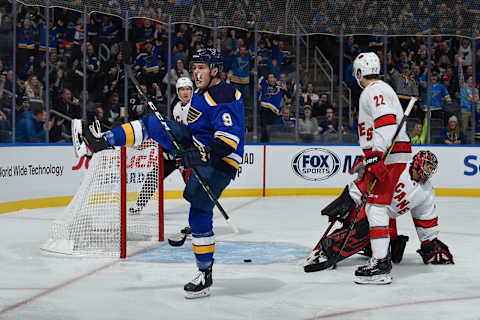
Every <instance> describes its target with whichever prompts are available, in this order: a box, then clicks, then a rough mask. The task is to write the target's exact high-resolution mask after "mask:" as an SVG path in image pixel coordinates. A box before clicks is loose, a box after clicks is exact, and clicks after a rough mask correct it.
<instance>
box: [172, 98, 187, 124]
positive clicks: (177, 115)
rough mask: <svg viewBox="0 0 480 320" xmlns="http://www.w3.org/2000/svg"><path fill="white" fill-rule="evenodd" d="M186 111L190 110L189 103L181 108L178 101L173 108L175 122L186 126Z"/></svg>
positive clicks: (180, 102)
mask: <svg viewBox="0 0 480 320" xmlns="http://www.w3.org/2000/svg"><path fill="white" fill-rule="evenodd" d="M188 109H190V102H188V103H187V104H186V105H184V106H182V101H178V102H177V104H176V105H175V107H173V118H174V119H175V121H178V122H181V123H183V124H184V125H187V124H188V123H187V115H188Z"/></svg>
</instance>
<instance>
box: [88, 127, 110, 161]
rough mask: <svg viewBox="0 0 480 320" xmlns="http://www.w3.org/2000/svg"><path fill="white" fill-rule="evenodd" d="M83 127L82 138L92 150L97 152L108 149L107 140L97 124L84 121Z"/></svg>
mask: <svg viewBox="0 0 480 320" xmlns="http://www.w3.org/2000/svg"><path fill="white" fill-rule="evenodd" d="M98 126H99V124H98ZM82 127H83V128H82V140H83V142H85V145H86V146H87V148H88V150H89V151H90V152H92V153H97V152H100V151H102V150H105V149H108V145H107V140H106V139H105V137H104V136H103V134H102V133H101V132H100V130H99V128H96V124H92V125H90V126H89V125H87V123H86V122H83V124H82Z"/></svg>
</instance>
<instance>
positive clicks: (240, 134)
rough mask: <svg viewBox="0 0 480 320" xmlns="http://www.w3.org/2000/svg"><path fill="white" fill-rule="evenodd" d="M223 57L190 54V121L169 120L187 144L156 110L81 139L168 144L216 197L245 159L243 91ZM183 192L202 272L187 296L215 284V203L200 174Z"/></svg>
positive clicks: (93, 143) (94, 145)
mask: <svg viewBox="0 0 480 320" xmlns="http://www.w3.org/2000/svg"><path fill="white" fill-rule="evenodd" d="M222 65H223V62H222V59H221V57H220V54H219V53H218V52H217V51H216V49H211V48H209V49H200V50H198V51H197V52H196V53H195V54H194V55H193V57H192V59H191V71H192V73H193V78H194V80H195V84H196V87H197V90H196V91H195V93H194V94H193V97H192V101H191V106H190V109H189V112H188V116H187V122H188V124H187V125H184V124H182V123H179V122H176V121H168V122H167V124H168V126H169V127H170V129H171V130H172V132H173V134H174V136H175V137H176V139H177V140H178V141H179V142H180V144H182V145H183V146H184V148H185V151H184V152H180V151H178V150H175V148H174V146H173V143H172V141H171V139H170V137H169V136H168V134H167V132H166V130H165V129H164V128H163V127H162V125H161V123H160V121H159V120H158V119H157V117H156V116H155V115H150V116H148V117H145V118H142V119H140V120H136V121H132V122H129V123H126V124H123V125H122V126H119V127H116V128H114V129H112V130H110V131H107V132H106V133H104V134H103V136H101V137H97V136H96V135H95V134H94V133H92V132H91V130H90V129H88V128H87V127H86V126H84V128H83V137H82V138H83V141H84V142H85V144H86V145H87V147H88V148H89V149H90V150H91V151H92V152H99V151H101V150H104V149H106V148H108V147H111V146H132V145H139V144H141V143H142V141H144V140H145V139H147V138H151V139H153V140H155V141H157V142H158V143H160V145H161V146H162V147H163V148H164V150H169V151H170V152H171V153H172V154H173V155H174V156H175V157H176V158H177V159H179V161H180V163H181V164H182V165H183V166H184V167H185V168H193V167H194V168H196V169H197V170H198V171H199V173H200V175H201V176H202V177H203V178H204V180H205V181H206V182H207V184H208V186H209V187H210V189H211V190H212V192H213V194H214V195H215V196H216V197H217V198H218V197H219V196H220V195H221V193H222V192H223V190H224V189H225V188H226V187H227V186H228V184H229V183H230V181H231V180H232V179H234V177H235V175H236V172H237V169H238V167H239V165H240V163H241V161H242V157H243V147H244V140H245V115H244V108H243V100H242V96H241V93H240V92H239V91H238V90H236V89H235V88H233V87H232V86H231V85H229V84H226V83H225V82H223V81H221V80H220V73H221V71H222ZM183 197H184V198H185V199H186V200H187V201H188V202H189V203H190V212H189V224H190V229H191V232H192V247H193V252H194V254H195V259H196V263H197V266H198V269H199V271H198V273H197V274H196V275H195V277H194V278H193V280H192V281H190V282H189V283H187V284H186V285H185V286H184V290H185V297H186V298H198V297H203V296H207V295H209V294H210V286H211V285H212V265H213V253H214V251H215V239H214V234H213V225H212V219H213V207H214V203H213V202H212V201H211V200H210V198H209V197H208V194H207V193H206V192H205V190H204V189H203V187H202V186H201V184H200V183H199V181H198V179H197V177H196V176H195V175H192V176H191V177H190V179H189V180H188V183H187V185H186V187H185V190H184V193H183Z"/></svg>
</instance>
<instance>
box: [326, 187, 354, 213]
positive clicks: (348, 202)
mask: <svg viewBox="0 0 480 320" xmlns="http://www.w3.org/2000/svg"><path fill="white" fill-rule="evenodd" d="M356 207H357V204H356V203H355V201H353V199H352V197H350V192H349V191H348V186H346V187H345V189H343V192H342V194H341V195H340V196H339V197H338V198H337V199H335V200H333V202H332V203H330V204H329V205H328V206H326V207H325V208H323V209H322V215H324V216H329V217H330V218H337V217H338V219H339V220H340V221H345V220H346V219H347V217H348V216H349V215H350V213H351V212H352V210H353V209H355V208H356Z"/></svg>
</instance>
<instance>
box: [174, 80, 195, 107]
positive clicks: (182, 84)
mask: <svg viewBox="0 0 480 320" xmlns="http://www.w3.org/2000/svg"><path fill="white" fill-rule="evenodd" d="M175 86H176V88H177V97H179V98H180V94H179V93H178V91H179V90H180V88H190V89H192V92H193V82H192V80H190V79H189V78H187V77H181V78H178V80H177V84H176V85H175ZM184 102H185V101H184Z"/></svg>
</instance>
